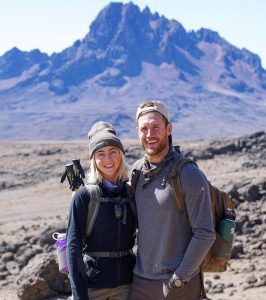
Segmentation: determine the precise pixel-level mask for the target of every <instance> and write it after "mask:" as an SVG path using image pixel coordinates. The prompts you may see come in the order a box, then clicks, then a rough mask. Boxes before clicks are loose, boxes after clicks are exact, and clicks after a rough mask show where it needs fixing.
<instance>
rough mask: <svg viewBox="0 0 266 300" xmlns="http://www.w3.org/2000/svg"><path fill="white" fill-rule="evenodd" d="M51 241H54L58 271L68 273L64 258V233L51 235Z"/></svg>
mask: <svg viewBox="0 0 266 300" xmlns="http://www.w3.org/2000/svg"><path fill="white" fill-rule="evenodd" d="M53 239H54V240H56V252H57V260H58V265H59V271H60V272H61V273H68V267H67V258H66V245H67V241H66V234H65V233H58V232H55V233H53Z"/></svg>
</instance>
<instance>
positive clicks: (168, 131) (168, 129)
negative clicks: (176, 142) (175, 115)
mask: <svg viewBox="0 0 266 300" xmlns="http://www.w3.org/2000/svg"><path fill="white" fill-rule="evenodd" d="M166 130H167V135H168V136H169V135H171V134H172V130H173V126H172V123H168V124H167V127H166Z"/></svg>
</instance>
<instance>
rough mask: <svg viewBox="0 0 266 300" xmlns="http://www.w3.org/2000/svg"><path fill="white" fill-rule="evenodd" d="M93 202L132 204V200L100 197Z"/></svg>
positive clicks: (93, 199)
mask: <svg viewBox="0 0 266 300" xmlns="http://www.w3.org/2000/svg"><path fill="white" fill-rule="evenodd" d="M91 201H96V202H123V203H125V202H131V201H132V199H130V198H121V197H117V198H112V197H99V198H92V199H91Z"/></svg>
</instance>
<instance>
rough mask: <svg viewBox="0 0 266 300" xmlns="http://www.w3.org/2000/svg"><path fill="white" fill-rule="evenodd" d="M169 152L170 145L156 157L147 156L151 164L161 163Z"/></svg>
mask: <svg viewBox="0 0 266 300" xmlns="http://www.w3.org/2000/svg"><path fill="white" fill-rule="evenodd" d="M168 152H169V145H168V146H167V147H165V148H164V149H163V150H162V151H161V152H160V153H158V154H156V155H149V154H146V155H147V158H148V160H149V162H150V163H159V162H161V161H162V160H163V159H164V158H165V157H166V155H167V154H168Z"/></svg>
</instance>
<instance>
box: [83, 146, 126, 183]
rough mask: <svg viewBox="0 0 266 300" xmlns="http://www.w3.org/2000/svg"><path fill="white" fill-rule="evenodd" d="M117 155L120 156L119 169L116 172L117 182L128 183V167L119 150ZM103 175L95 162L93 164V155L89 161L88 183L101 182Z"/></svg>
mask: <svg viewBox="0 0 266 300" xmlns="http://www.w3.org/2000/svg"><path fill="white" fill-rule="evenodd" d="M119 153H120V156H121V163H120V166H119V169H118V171H117V178H116V180H117V181H128V165H127V163H126V159H125V154H124V153H123V152H122V151H121V150H120V149H119ZM103 179H104V178H103V175H102V173H101V172H100V171H99V170H98V168H97V165H96V162H95V153H94V154H93V155H92V158H91V160H90V170H89V179H88V182H89V183H94V182H101V181H103Z"/></svg>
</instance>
